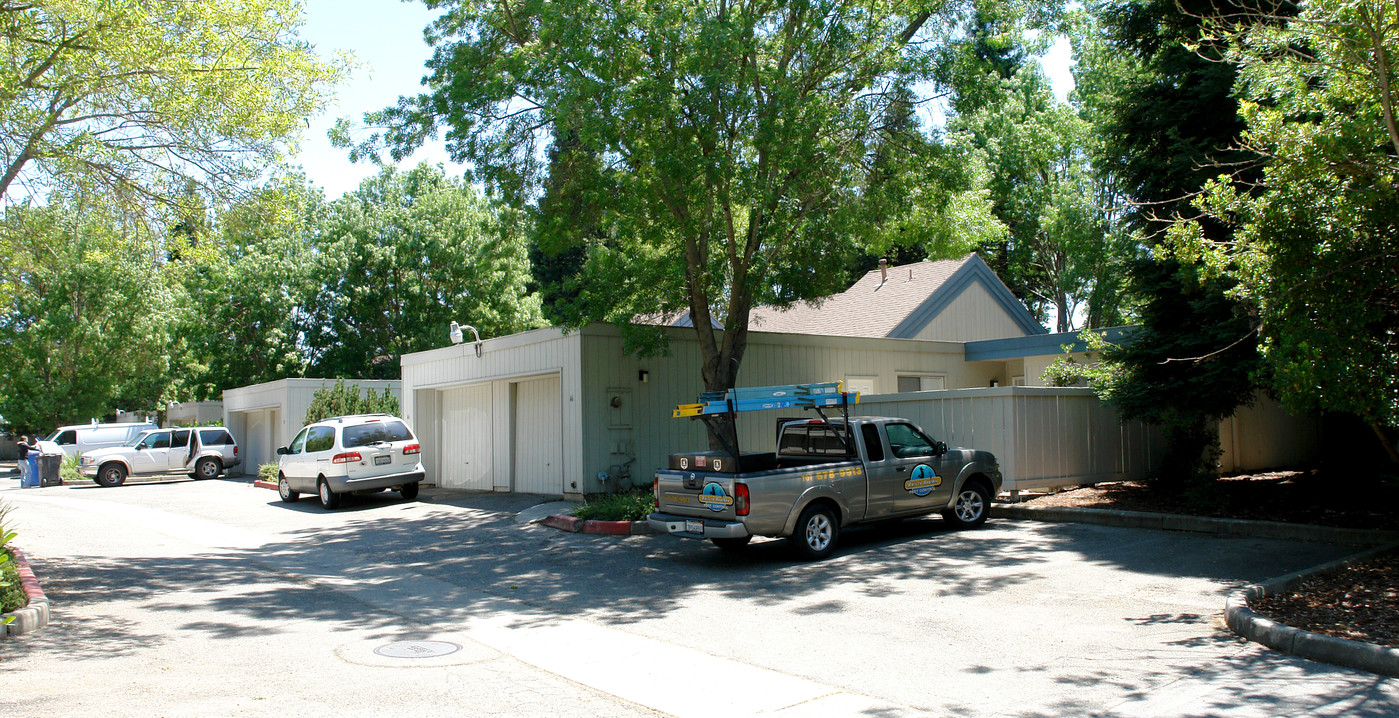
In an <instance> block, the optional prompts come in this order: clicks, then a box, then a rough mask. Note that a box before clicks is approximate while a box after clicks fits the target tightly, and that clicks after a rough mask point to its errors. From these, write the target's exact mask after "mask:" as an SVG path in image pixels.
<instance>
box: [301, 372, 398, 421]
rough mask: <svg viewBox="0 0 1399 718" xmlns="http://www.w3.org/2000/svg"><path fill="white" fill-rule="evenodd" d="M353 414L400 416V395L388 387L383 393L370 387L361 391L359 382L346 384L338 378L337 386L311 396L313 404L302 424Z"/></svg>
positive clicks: (308, 408) (323, 389) (307, 409)
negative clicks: (396, 394)
mask: <svg viewBox="0 0 1399 718" xmlns="http://www.w3.org/2000/svg"><path fill="white" fill-rule="evenodd" d="M351 414H393V415H394V416H398V397H396V396H394V395H393V394H392V393H391V392H390V391H389V390H388V389H385V390H384V393H383V394H379V393H378V392H376V391H374V390H373V389H370V390H368V391H366V392H364V394H363V395H361V394H360V393H359V384H351V385H349V386H345V380H344V379H336V380H335V386H332V387H324V388H321V389H317V390H316V393H315V395H314V396H312V397H311V406H309V407H307V408H306V418H305V420H304V421H302V424H313V423H315V422H317V421H320V420H321V419H327V418H330V417H332V416H349V415H351Z"/></svg>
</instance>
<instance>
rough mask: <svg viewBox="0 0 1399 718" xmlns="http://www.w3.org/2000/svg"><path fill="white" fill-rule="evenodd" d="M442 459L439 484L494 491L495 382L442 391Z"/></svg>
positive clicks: (451, 487) (438, 474) (455, 487)
mask: <svg viewBox="0 0 1399 718" xmlns="http://www.w3.org/2000/svg"><path fill="white" fill-rule="evenodd" d="M439 435H440V436H441V437H442V452H441V456H442V463H441V465H440V466H439V467H438V473H437V476H438V484H439V485H440V486H442V487H444V488H448V489H476V490H480V491H490V490H491V488H492V484H494V483H495V482H494V481H493V480H492V473H493V472H492V467H493V466H494V462H493V461H492V460H491V446H492V442H491V385H490V384H476V385H473V386H465V387H461V388H459V389H448V390H446V391H443V392H442V426H441V433H440V434H439Z"/></svg>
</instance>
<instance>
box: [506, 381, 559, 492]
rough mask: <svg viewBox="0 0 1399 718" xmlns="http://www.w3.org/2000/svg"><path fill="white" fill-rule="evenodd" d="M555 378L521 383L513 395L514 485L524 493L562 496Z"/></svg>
mask: <svg viewBox="0 0 1399 718" xmlns="http://www.w3.org/2000/svg"><path fill="white" fill-rule="evenodd" d="M560 414H561V412H560V409H559V378H558V376H550V377H545V378H543V379H531V380H529V381H522V382H520V383H519V384H517V385H516V392H515V485H514V490H515V491H517V492H519V493H525V494H561V493H563V461H562V460H561V457H562V454H563V452H562V450H561V447H562V446H563V437H562V434H563V421H562V417H561V415H560Z"/></svg>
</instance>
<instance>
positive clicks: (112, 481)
mask: <svg viewBox="0 0 1399 718" xmlns="http://www.w3.org/2000/svg"><path fill="white" fill-rule="evenodd" d="M95 481H97V485H98V486H106V487H112V486H121V485H122V484H123V483H125V482H126V467H125V466H122V465H121V464H118V463H116V462H112V463H110V464H103V465H102V468H100V469H98V470H97V478H96V479H95Z"/></svg>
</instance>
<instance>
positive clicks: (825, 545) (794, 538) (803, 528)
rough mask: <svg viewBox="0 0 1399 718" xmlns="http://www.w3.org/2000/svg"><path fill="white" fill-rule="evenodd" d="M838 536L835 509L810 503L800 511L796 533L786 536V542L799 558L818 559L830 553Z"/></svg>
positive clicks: (838, 530) (838, 528)
mask: <svg viewBox="0 0 1399 718" xmlns="http://www.w3.org/2000/svg"><path fill="white" fill-rule="evenodd" d="M839 537H840V522H839V521H838V520H837V519H836V514H835V511H834V510H832V509H831V507H829V506H827V505H826V504H812V505H810V506H808V507H806V510H804V511H802V514H801V517H800V518H798V519H797V530H796V533H794V534H792V535H791V536H789V537H788V538H787V544H788V545H789V546H791V547H792V550H793V551H795V552H796V554H797V556H799V557H800V558H803V559H806V560H808V561H818V560H820V559H823V558H825V557H827V556H830V555H831V552H832V551H834V550H835V547H836V539H838V538H839Z"/></svg>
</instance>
